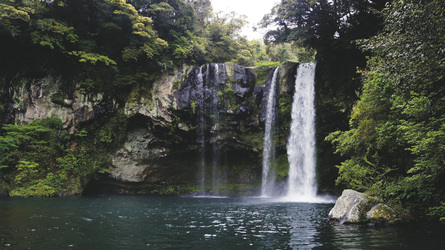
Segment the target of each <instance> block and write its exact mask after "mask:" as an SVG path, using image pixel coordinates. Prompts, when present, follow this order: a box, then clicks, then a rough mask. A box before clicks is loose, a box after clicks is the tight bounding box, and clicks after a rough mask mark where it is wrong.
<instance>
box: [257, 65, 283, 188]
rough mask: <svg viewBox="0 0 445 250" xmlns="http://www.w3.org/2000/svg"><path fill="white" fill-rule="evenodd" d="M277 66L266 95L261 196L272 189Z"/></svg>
mask: <svg viewBox="0 0 445 250" xmlns="http://www.w3.org/2000/svg"><path fill="white" fill-rule="evenodd" d="M278 71H279V67H277V68H276V69H275V72H274V73H273V77H272V82H271V83H270V88H269V94H268V96H267V107H266V124H265V129H264V147H263V174H262V184H261V196H268V195H270V194H271V192H272V191H273V186H274V181H273V180H274V176H273V175H271V174H270V164H271V163H272V161H273V159H274V145H273V133H274V130H275V106H276V104H275V102H276V89H277V87H276V86H277V81H278Z"/></svg>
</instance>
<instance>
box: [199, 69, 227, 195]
mask: <svg viewBox="0 0 445 250" xmlns="http://www.w3.org/2000/svg"><path fill="white" fill-rule="evenodd" d="M212 67H213V70H212ZM223 69H224V68H223ZM204 70H205V71H204ZM211 71H212V72H211ZM221 83H222V81H221V79H220V70H219V65H218V64H207V65H206V66H205V68H204V69H203V67H200V68H199V69H197V72H196V78H195V89H196V92H195V99H194V102H195V104H196V115H197V130H196V131H197V142H198V145H200V147H201V159H200V160H201V163H200V170H199V179H198V182H199V183H200V186H201V190H202V192H201V193H202V195H208V194H209V193H208V192H207V191H208V190H209V191H210V193H213V194H219V193H220V189H221V185H223V184H225V182H226V178H225V173H223V172H222V170H221V166H220V130H221V124H220V123H221V121H220V115H219V109H220V104H219V92H218V91H219V87H220V86H219V85H220V84H221ZM210 144H211V145H212V146H213V147H209V146H210ZM210 153H211V155H210ZM210 156H211V158H210ZM210 159H211V164H208V163H209V161H208V160H210ZM206 177H207V178H208V177H211V178H208V179H207V180H206ZM209 184H211V186H209Z"/></svg>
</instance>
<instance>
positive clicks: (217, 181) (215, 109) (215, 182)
mask: <svg viewBox="0 0 445 250" xmlns="http://www.w3.org/2000/svg"><path fill="white" fill-rule="evenodd" d="M207 75H210V72H208V73H207ZM219 83H220V80H219V66H218V64H215V68H214V71H213V86H212V87H213V89H212V114H211V118H212V130H213V136H214V139H213V159H212V161H213V162H212V165H213V166H212V186H213V187H212V190H213V192H215V193H219V189H220V185H221V173H220V167H219V126H220V124H219V95H218V90H219Z"/></svg>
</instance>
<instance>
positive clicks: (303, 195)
mask: <svg viewBox="0 0 445 250" xmlns="http://www.w3.org/2000/svg"><path fill="white" fill-rule="evenodd" d="M315 66H316V64H315V63H303V64H300V65H299V66H298V69H297V76H296V79H295V94H294V99H293V103H292V122H291V130H290V135H289V141H288V144H287V154H288V160H289V179H288V194H287V198H289V199H291V200H296V201H313V200H315V199H316V198H317V185H316V182H315V164H316V161H315V105H314V98H315V91H314V84H315V82H314V78H315Z"/></svg>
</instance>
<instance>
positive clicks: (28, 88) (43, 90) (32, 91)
mask: <svg viewBox="0 0 445 250" xmlns="http://www.w3.org/2000/svg"><path fill="white" fill-rule="evenodd" d="M62 85H63V82H62V81H61V79H59V78H54V77H47V78H44V79H42V80H40V81H32V82H30V81H28V80H25V79H24V80H23V81H22V82H21V83H20V84H17V85H15V86H14V89H13V93H12V102H13V103H12V107H13V108H12V110H13V111H12V112H13V114H12V116H13V117H15V123H16V124H28V123H30V122H31V121H34V120H42V119H45V118H52V117H59V118H60V119H61V120H62V123H63V127H64V128H70V129H71V132H74V131H75V130H76V128H77V127H78V125H79V124H80V123H82V122H85V121H88V120H90V119H93V118H94V117H95V116H96V115H97V114H99V113H103V112H107V111H110V110H115V109H117V108H118V106H119V105H118V104H117V103H116V102H115V101H111V102H110V103H111V104H110V103H109V104H108V106H103V101H104V100H105V97H104V94H103V93H96V94H91V93H89V94H84V93H82V92H81V91H75V92H74V93H71V94H67V93H62V91H61V89H62Z"/></svg>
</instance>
